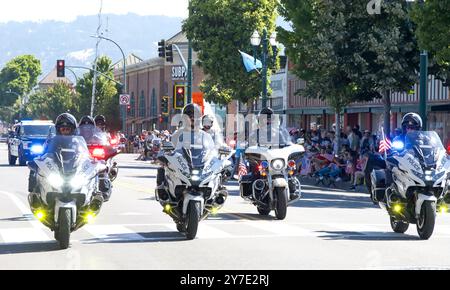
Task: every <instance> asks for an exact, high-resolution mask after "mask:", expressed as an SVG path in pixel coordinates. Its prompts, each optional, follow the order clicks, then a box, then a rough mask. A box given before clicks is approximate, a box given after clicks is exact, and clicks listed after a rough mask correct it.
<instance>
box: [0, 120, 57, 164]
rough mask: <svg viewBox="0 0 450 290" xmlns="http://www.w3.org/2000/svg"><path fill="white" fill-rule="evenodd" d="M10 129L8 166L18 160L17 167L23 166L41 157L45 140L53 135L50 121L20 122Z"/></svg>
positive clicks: (52, 126)
mask: <svg viewBox="0 0 450 290" xmlns="http://www.w3.org/2000/svg"><path fill="white" fill-rule="evenodd" d="M12 129H13V130H12V134H11V137H10V138H9V139H8V161H9V165H15V164H16V160H17V159H19V165H21V166H24V165H26V164H27V161H31V160H33V159H34V158H35V157H37V156H39V155H41V154H42V153H43V152H44V143H45V140H47V137H48V136H49V135H50V134H54V133H55V125H54V124H53V122H52V121H21V122H19V123H17V124H15V125H14V126H13V128H12Z"/></svg>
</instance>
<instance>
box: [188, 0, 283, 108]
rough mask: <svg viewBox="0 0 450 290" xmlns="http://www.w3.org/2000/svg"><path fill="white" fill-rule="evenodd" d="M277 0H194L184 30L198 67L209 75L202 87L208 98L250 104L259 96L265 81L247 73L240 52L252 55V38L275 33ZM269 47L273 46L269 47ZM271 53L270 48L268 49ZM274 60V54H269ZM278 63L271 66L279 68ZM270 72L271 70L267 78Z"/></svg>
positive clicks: (221, 101)
mask: <svg viewBox="0 0 450 290" xmlns="http://www.w3.org/2000/svg"><path fill="white" fill-rule="evenodd" d="M277 2H278V1H276V0H258V1H254V0H226V1H217V0H191V1H190V4H189V9H190V11H191V15H190V17H189V18H188V19H187V20H186V21H185V22H184V24H183V31H184V32H185V33H186V34H187V37H188V38H189V39H191V40H192V43H193V48H194V50H195V51H197V53H198V59H199V60H198V65H199V66H200V67H202V69H203V71H204V72H205V74H206V75H207V77H206V79H205V81H204V82H203V83H202V85H201V89H202V91H203V92H204V93H205V98H206V99H207V100H209V101H214V102H215V103H218V104H228V103H229V102H230V101H231V100H239V101H241V102H243V103H248V102H251V101H253V100H254V99H256V98H258V97H259V96H260V93H261V91H262V78H261V75H259V74H258V73H257V72H253V73H247V72H246V70H245V68H244V66H243V64H242V59H241V56H240V54H239V52H238V50H241V51H244V52H247V53H249V54H252V50H253V48H252V46H251V44H250V36H251V35H252V34H253V31H254V30H255V29H256V30H258V31H259V33H260V34H261V35H262V32H263V29H264V28H266V29H267V31H268V35H270V34H271V32H273V31H274V30H275V20H276V16H277V13H276V7H277ZM269 47H270V46H269ZM269 50H270V49H269ZM269 54H270V56H269V58H268V59H270V58H271V56H272V55H273V53H272V52H271V51H270V52H269ZM276 66H277V61H275V62H272V63H270V66H269V67H270V68H272V69H273V68H276ZM270 74H271V71H270V69H269V70H268V79H269V77H270Z"/></svg>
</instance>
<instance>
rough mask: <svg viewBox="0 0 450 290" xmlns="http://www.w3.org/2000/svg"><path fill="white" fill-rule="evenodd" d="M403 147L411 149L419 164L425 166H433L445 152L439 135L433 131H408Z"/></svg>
mask: <svg viewBox="0 0 450 290" xmlns="http://www.w3.org/2000/svg"><path fill="white" fill-rule="evenodd" d="M405 149H406V150H409V151H412V153H413V155H414V156H416V157H417V158H418V160H419V162H420V164H421V165H422V166H423V167H425V168H429V167H435V166H436V164H437V162H438V161H439V158H440V157H441V156H443V154H442V153H443V152H444V153H445V148H444V145H442V142H441V139H440V138H439V135H438V134H437V133H436V132H434V131H415V132H410V133H408V134H407V135H406V138H405Z"/></svg>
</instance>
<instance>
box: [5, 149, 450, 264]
mask: <svg viewBox="0 0 450 290" xmlns="http://www.w3.org/2000/svg"><path fill="white" fill-rule="evenodd" d="M135 157H136V155H133V154H131V155H125V154H124V155H119V156H118V157H117V161H118V163H119V165H120V171H119V177H118V179H117V180H116V181H115V182H114V188H113V194H112V197H111V200H110V201H109V202H108V203H105V204H104V206H103V208H102V210H101V212H100V215H99V216H98V217H97V219H96V220H95V222H94V223H92V224H90V225H87V226H85V227H83V228H81V229H79V230H78V231H76V232H74V233H72V236H71V246H70V248H69V249H67V250H60V249H59V246H58V243H57V242H56V241H55V240H54V239H53V233H52V232H51V231H50V230H49V229H47V228H46V227H44V226H43V225H41V224H40V223H39V222H38V221H37V220H36V219H35V218H34V217H33V216H32V215H31V212H30V210H29V206H28V202H27V194H28V193H27V177H28V169H27V167H19V166H9V165H8V164H7V151H6V146H5V145H4V144H0V185H1V187H0V269H181V270H193V269H198V270H211V269H228V270H230V269H239V270H246V269H450V251H449V249H448V244H449V242H450V217H449V216H447V215H442V214H438V220H437V223H436V228H435V232H434V234H433V236H432V237H431V239H430V240H428V241H422V240H420V239H419V238H418V235H417V232H416V228H415V225H411V226H410V228H409V230H408V231H407V232H406V234H396V233H393V232H392V230H391V228H390V225H389V218H388V215H387V214H386V213H385V212H384V211H382V210H381V209H380V208H378V207H376V206H374V205H373V204H372V202H371V201H370V200H369V198H368V196H367V195H366V194H364V193H356V192H348V191H344V190H338V189H324V188H318V187H314V186H304V187H303V191H304V195H303V199H302V200H300V201H298V202H297V203H296V204H294V205H292V206H291V207H289V209H288V215H287V218H286V219H285V220H283V221H278V220H276V219H275V218H274V214H273V212H272V213H271V216H269V217H261V216H259V215H258V214H257V211H256V208H255V207H254V206H253V205H251V204H248V203H246V202H245V201H244V200H243V199H241V198H240V196H239V192H238V185H237V183H236V182H234V183H230V184H228V188H229V190H230V196H229V198H228V200H227V201H226V203H225V206H224V207H223V208H222V210H221V211H220V212H219V213H218V214H217V215H216V216H213V217H210V218H208V219H207V220H205V221H202V222H201V223H200V225H199V232H198V235H197V238H196V239H195V240H191V241H187V240H186V239H185V238H184V236H183V235H181V234H179V233H178V232H177V231H176V228H175V225H174V223H173V222H172V220H171V219H170V218H169V217H168V216H166V215H165V214H164V213H163V212H162V207H161V206H160V205H159V203H158V202H156V201H155V199H154V187H155V176H156V169H155V166H154V165H152V164H151V163H149V162H144V161H135V160H134V158H135Z"/></svg>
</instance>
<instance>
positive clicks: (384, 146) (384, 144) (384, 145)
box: [378, 137, 392, 153]
mask: <svg viewBox="0 0 450 290" xmlns="http://www.w3.org/2000/svg"><path fill="white" fill-rule="evenodd" d="M391 147H392V143H391V141H389V139H388V138H386V137H384V139H382V140H381V141H380V146H378V152H380V153H385V152H387V151H388V150H390V149H391Z"/></svg>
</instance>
